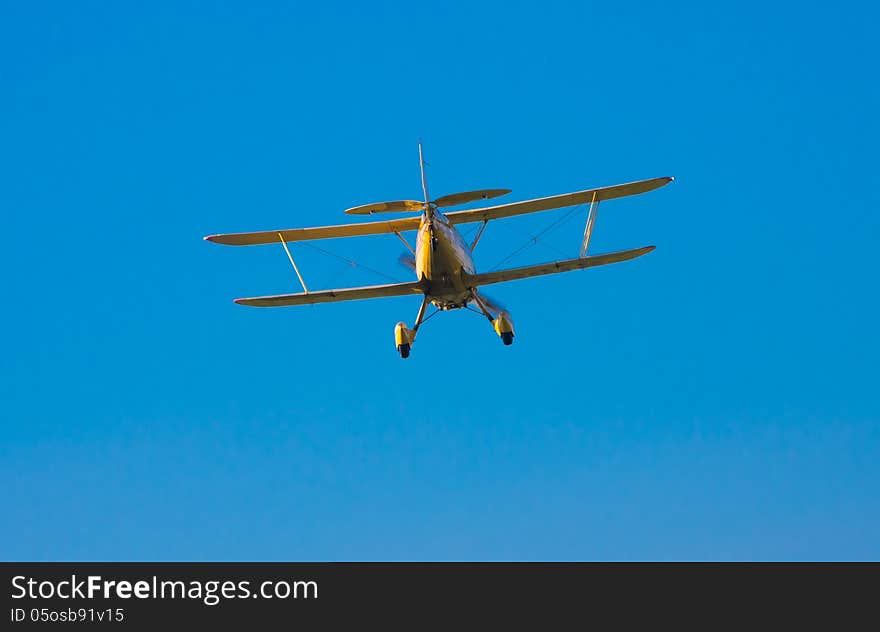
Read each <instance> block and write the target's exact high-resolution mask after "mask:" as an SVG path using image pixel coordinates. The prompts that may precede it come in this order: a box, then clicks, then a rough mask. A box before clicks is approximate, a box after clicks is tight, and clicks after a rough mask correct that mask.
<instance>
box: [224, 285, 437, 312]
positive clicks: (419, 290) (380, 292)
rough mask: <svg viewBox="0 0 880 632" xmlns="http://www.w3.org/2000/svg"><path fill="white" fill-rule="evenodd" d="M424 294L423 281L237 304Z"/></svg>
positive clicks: (304, 302) (268, 304) (269, 304)
mask: <svg viewBox="0 0 880 632" xmlns="http://www.w3.org/2000/svg"><path fill="white" fill-rule="evenodd" d="M424 293H425V286H424V284H423V283H422V282H421V281H412V282H409V283H390V284H388V285H367V286H364V287H349V288H345V289H341V290H321V291H319V292H300V293H298V294H278V295H276V296H255V297H253V298H237V299H235V302H236V303H238V304H239V305H250V306H252V307H284V306H286V305H314V304H315V303H336V302H338V301H356V300H359V299H363V298H381V297H383V296H409V295H410V294H424Z"/></svg>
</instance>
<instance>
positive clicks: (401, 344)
mask: <svg viewBox="0 0 880 632" xmlns="http://www.w3.org/2000/svg"><path fill="white" fill-rule="evenodd" d="M428 300H429V299H428V295H427V294H425V298H424V299H423V300H422V306H421V307H419V313H418V315H417V316H416V324H415V325H413V328H412V329H410V328H409V327H407V326H406V323H397V324H396V325H395V326H394V344H395V345H396V346H397V353H399V354H400V357H401V358H404V359H406V358H408V357H409V352H410V351H411V350H412V345H413V343H414V342H415V341H416V332H418V330H419V327H420V326H421V324H422V320H423V319H424V317H425V308H426V307H427V306H428Z"/></svg>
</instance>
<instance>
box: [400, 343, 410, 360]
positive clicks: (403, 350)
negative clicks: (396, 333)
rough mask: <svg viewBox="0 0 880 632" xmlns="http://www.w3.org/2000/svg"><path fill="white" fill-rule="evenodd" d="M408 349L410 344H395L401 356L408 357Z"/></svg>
mask: <svg viewBox="0 0 880 632" xmlns="http://www.w3.org/2000/svg"><path fill="white" fill-rule="evenodd" d="M410 349H411V346H410V345H408V344H403V345H397V352H398V353H400V357H401V358H408V357H409V350H410Z"/></svg>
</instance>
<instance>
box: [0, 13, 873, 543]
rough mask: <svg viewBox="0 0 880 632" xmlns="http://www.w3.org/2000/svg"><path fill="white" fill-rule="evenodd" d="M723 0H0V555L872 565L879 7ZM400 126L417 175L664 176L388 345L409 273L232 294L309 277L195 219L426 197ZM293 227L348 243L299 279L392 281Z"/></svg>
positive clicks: (503, 242)
mask: <svg viewBox="0 0 880 632" xmlns="http://www.w3.org/2000/svg"><path fill="white" fill-rule="evenodd" d="M716 5H717V3H705V2H694V3H668V2H663V3H660V2H658V3H646V4H639V3H632V4H626V5H625V4H623V3H617V2H602V3H592V2H590V3H588V2H576V3H570V4H569V3H556V2H535V3H508V2H504V3H501V2H499V3H489V2H485V3H483V2H481V3H470V2H463V3H460V4H453V3H420V2H417V3H413V2H407V3H395V4H386V3H378V2H371V3H329V2H327V3H323V2H322V3H309V4H305V3H290V2H279V3H265V2H247V3H245V2H238V3H234V2H230V3H210V2H209V3H202V2H199V3H187V2H181V1H177V0H176V1H174V2H151V3H107V2H77V3H67V2H57V3H44V2H29V3H4V5H3V8H2V9H0V60H2V61H0V209H2V218H3V222H2V224H3V232H4V239H3V242H4V243H3V248H2V251H0V263H2V268H3V271H4V272H3V276H2V278H3V291H2V311H0V331H2V332H3V334H2V335H3V354H2V361H0V362H2V363H0V371H2V373H0V377H2V379H0V400H2V435H0V507H2V516H3V517H2V520H0V558H2V559H7V560H8V559H15V560H22V559H27V560H59V559H60V560H91V559H99V560H128V559H134V560H242V559H248V560H364V559H368V560H382V559H407V560H411V559H419V560H426V559H427V560H471V559H477V560H487V559H489V560H508V559H515V560H557V559H560V560H593V559H598V560H602V559H614V560H633V559H695V560H718V559H731V560H737V559H878V558H880V537H878V533H880V388H878V382H880V380H878V364H877V357H878V354H880V336H878V321H880V318H878V311H880V309H878V308H880V299H878V282H877V273H878V267H880V266H878V263H877V256H878V252H877V251H878V246H880V241H878V237H880V230H878V229H880V219H878V217H880V216H878V207H880V194H878V186H880V181H878V176H877V174H878V160H877V146H878V141H880V133H878V131H880V130H878V122H877V113H878V111H880V90H878V82H877V62H878V60H880V50H878V44H877V40H876V33H875V26H876V24H877V21H878V18H880V15H878V13H877V9H876V7H875V6H874V5H873V4H871V3H867V2H865V3H847V2H835V3H821V5H813V4H811V3H807V4H804V3H797V4H790V5H789V4H787V3H773V2H760V3H742V2H736V3H729V4H724V5H723V6H722V5H719V6H716ZM419 137H421V138H422V139H423V141H424V143H425V151H426V159H427V161H428V162H429V163H430V167H429V169H428V178H429V187H430V189H431V192H432V193H433V194H434V195H435V196H439V195H442V194H446V193H452V192H455V191H462V190H470V189H477V188H495V187H506V188H511V189H513V191H514V192H513V193H512V194H511V195H510V196H508V198H507V199H509V200H511V201H512V200H517V199H527V198H529V197H541V196H546V195H553V194H557V193H563V192H567V191H573V190H578V189H585V188H590V187H592V186H601V185H609V184H615V183H619V182H628V181H631V180H638V179H642V178H649V177H655V176H663V175H674V176H676V182H675V183H674V184H672V185H670V186H667V187H665V188H663V189H661V190H659V191H656V192H653V193H649V194H646V195H642V196H638V197H635V198H630V199H626V200H620V201H615V202H608V203H606V204H603V206H602V208H601V210H600V213H599V217H598V221H597V224H596V229H595V232H594V237H593V242H592V244H591V252H594V253H599V252H603V251H610V250H617V249H622V248H630V247H637V246H643V245H648V244H653V245H656V246H657V250H656V251H655V252H653V253H651V254H649V255H647V256H645V257H643V258H641V259H638V260H636V261H631V262H627V263H622V264H618V265H614V266H609V267H606V268H600V269H594V270H587V271H582V272H573V273H570V274H565V275H557V276H553V277H545V278H541V279H531V280H525V281H518V282H514V283H510V284H505V285H498V286H494V287H493V288H491V296H493V297H495V298H497V299H498V300H499V301H501V302H502V303H504V304H505V305H506V306H507V307H508V308H509V310H510V311H511V313H512V315H513V318H514V321H515V323H516V328H517V329H516V331H517V338H516V342H515V343H514V345H513V346H512V347H504V346H503V345H502V344H501V342H500V341H499V339H498V338H497V336H496V335H495V334H494V332H493V331H492V330H491V329H490V327H489V326H488V324H487V323H486V322H485V321H484V320H481V319H480V318H478V317H477V316H475V315H473V314H471V313H468V312H465V311H459V312H452V313H446V314H440V315H438V316H437V317H436V318H434V319H432V320H431V321H429V322H428V323H427V324H426V325H425V327H424V328H423V329H422V330H421V332H420V335H419V340H418V342H417V344H416V345H415V346H414V348H413V353H412V356H411V357H410V359H408V360H406V361H403V360H401V359H400V358H398V356H397V353H396V351H395V349H394V341H393V327H394V324H395V323H396V322H397V321H399V320H406V321H409V322H411V321H412V319H413V318H414V317H415V313H416V310H417V308H418V300H417V299H415V298H393V299H381V300H376V301H362V302H352V303H340V304H334V305H323V306H314V307H302V308H283V309H276V310H259V309H253V308H246V307H242V306H238V305H234V304H233V303H232V299H233V298H234V297H238V296H253V295H261V294H272V293H281V292H292V291H296V290H297V282H296V277H295V276H294V274H293V271H292V270H291V268H290V266H289V264H288V262H287V260H286V257H285V255H284V252H283V250H282V249H281V248H280V246H278V247H275V246H263V247H252V248H229V247H222V246H217V245H214V244H210V243H206V242H204V241H202V237H203V236H204V235H206V234H209V233H216V232H234V231H244V230H261V229H271V228H288V227H298V226H311V225H321V224H334V223H341V222H344V221H345V220H346V219H350V218H347V217H346V216H344V215H342V210H343V209H345V208H348V207H350V206H354V205H357V204H363V203H367V202H375V201H381V200H394V199H401V198H411V197H416V198H418V196H419V194H420V190H421V189H420V183H419V176H418V156H417V148H416V141H417V139H418V138H419ZM563 212H564V211H563ZM585 214H586V209H583V208H581V209H579V210H578V211H577V213H576V214H575V215H573V216H572V217H571V219H570V221H568V222H566V223H564V224H563V225H561V226H560V227H558V228H557V229H556V230H554V231H552V232H550V233H549V234H548V235H547V238H546V240H540V241H539V242H538V243H537V244H535V245H533V246H532V247H530V248H527V249H525V250H524V251H523V252H521V253H520V254H519V255H517V256H516V257H514V258H513V259H512V260H511V261H509V265H526V264H528V263H535V262H539V261H547V260H552V259H558V258H564V257H571V256H575V255H576V253H577V248H578V244H579V241H580V236H581V233H582V230H583V219H584V216H585ZM560 217H561V212H558V211H557V212H551V213H545V214H539V215H535V216H530V217H526V218H520V219H516V220H510V221H504V222H501V221H499V222H496V223H492V224H490V225H489V227H488V229H487V232H486V234H485V236H484V238H483V240H482V241H481V243H480V246H479V247H478V249H477V252H476V263H477V266H478V268H482V269H484V270H485V269H491V268H492V267H493V266H494V265H495V264H496V263H497V262H498V261H499V260H501V259H502V258H504V257H505V256H506V255H507V254H509V253H510V252H511V251H513V250H514V249H516V248H518V247H519V246H521V245H522V244H523V243H525V242H527V241H528V239H529V237H530V236H531V235H533V234H534V233H536V232H538V231H540V230H542V229H543V228H545V227H546V226H548V225H550V224H551V223H552V222H553V221H555V220H556V219H558V218H560ZM468 230H470V228H468ZM313 245H314V246H318V247H320V248H322V249H325V250H329V251H331V252H332V253H334V254H335V255H337V256H341V257H345V258H349V259H353V260H356V261H358V262H360V263H361V264H363V265H364V266H367V267H366V268H365V267H353V266H350V265H347V264H345V263H344V262H341V261H340V260H339V259H337V258H334V257H332V256H328V255H326V254H324V253H322V252H320V251H317V250H314V249H312V248H309V247H306V246H304V245H298V246H295V247H294V254H295V255H297V256H298V257H299V263H300V267H301V269H302V271H303V273H304V275H305V278H306V281H307V282H308V283H309V286H310V287H312V288H320V287H325V288H326V287H345V286H349V285H360V284H374V283H382V282H386V281H387V278H386V277H391V278H392V279H395V280H409V279H410V276H409V275H410V273H409V272H408V271H407V270H405V269H403V268H401V267H400V266H399V265H398V264H397V261H396V260H397V257H398V256H399V254H400V253H401V252H402V246H401V244H400V243H399V242H398V241H397V239H396V237H394V236H393V235H392V236H379V237H376V238H357V239H350V240H344V241H322V242H313ZM370 269H375V271H377V272H380V273H381V274H376V273H375V272H371V270H370Z"/></svg>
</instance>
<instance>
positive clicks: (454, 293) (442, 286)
mask: <svg viewBox="0 0 880 632" xmlns="http://www.w3.org/2000/svg"><path fill="white" fill-rule="evenodd" d="M415 255H416V275H417V276H418V277H419V279H424V280H425V281H427V282H428V283H429V291H428V294H429V296H430V299H431V302H432V303H434V305H436V306H437V307H438V308H440V309H455V308H457V307H464V306H465V305H467V302H468V300H469V298H470V290H469V289H468V287H467V285H466V284H465V282H464V280H463V279H462V272H464V273H466V274H474V273H475V269H474V260H473V257H472V256H471V249H470V246H468V244H467V243H465V241H464V239H463V238H462V236H461V234H460V233H459V232H458V231H457V230H456V229H455V226H453V225H452V224H450V223H449V220H447V219H446V217H445V216H444V215H443V214H442V213H441V212H440V211H438V210H436V209H432V212H430V213H424V214H423V215H422V221H421V224H420V225H419V233H418V236H417V237H416V253H415Z"/></svg>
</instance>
